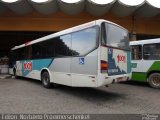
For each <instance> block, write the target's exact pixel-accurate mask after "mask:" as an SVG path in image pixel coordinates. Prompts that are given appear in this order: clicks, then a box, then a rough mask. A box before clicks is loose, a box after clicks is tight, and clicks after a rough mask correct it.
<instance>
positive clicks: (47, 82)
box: [41, 71, 51, 88]
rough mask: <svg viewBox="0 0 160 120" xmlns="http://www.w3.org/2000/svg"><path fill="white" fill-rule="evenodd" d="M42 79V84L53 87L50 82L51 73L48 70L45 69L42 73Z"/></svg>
mask: <svg viewBox="0 0 160 120" xmlns="http://www.w3.org/2000/svg"><path fill="white" fill-rule="evenodd" d="M41 81H42V84H43V86H44V87H45V88H50V87H51V83H50V76H49V73H48V72H47V71H44V72H43V73H42V75H41Z"/></svg>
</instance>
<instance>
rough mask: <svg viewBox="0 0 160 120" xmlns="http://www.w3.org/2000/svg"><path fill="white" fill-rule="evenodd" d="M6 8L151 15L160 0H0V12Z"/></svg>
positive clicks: (159, 6) (159, 10) (158, 9)
mask: <svg viewBox="0 0 160 120" xmlns="http://www.w3.org/2000/svg"><path fill="white" fill-rule="evenodd" d="M7 10H11V11H13V12H15V13H17V14H26V13H29V12H31V11H37V12H39V13H41V14H42V15H43V14H44V15H49V14H54V13H55V12H57V11H62V12H64V13H66V14H69V15H75V14H79V13H80V12H83V11H87V12H88V13H89V14H91V15H93V16H101V15H104V14H106V13H108V12H109V11H111V12H112V13H113V14H115V15H116V16H118V17H124V16H129V15H138V16H142V17H153V16H156V15H159V14H160V0H1V1H0V13H4V12H5V11H7Z"/></svg>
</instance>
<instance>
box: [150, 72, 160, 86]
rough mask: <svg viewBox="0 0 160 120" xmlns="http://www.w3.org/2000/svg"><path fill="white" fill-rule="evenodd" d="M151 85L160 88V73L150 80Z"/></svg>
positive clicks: (153, 74)
mask: <svg viewBox="0 0 160 120" xmlns="http://www.w3.org/2000/svg"><path fill="white" fill-rule="evenodd" d="M148 80H149V81H148V82H149V85H150V86H151V87H153V88H160V73H152V74H151V75H150V76H149V78H148Z"/></svg>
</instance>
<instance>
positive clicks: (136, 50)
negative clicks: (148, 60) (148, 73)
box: [131, 45, 142, 60]
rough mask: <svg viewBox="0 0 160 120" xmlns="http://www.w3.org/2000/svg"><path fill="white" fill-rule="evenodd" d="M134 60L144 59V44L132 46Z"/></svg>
mask: <svg viewBox="0 0 160 120" xmlns="http://www.w3.org/2000/svg"><path fill="white" fill-rule="evenodd" d="M131 52H132V60H141V59H142V46H141V45H133V46H131Z"/></svg>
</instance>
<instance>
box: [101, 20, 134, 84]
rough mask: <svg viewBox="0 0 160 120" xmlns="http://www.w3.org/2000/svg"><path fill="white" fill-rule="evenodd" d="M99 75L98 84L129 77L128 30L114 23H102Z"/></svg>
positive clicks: (123, 79)
mask: <svg viewBox="0 0 160 120" xmlns="http://www.w3.org/2000/svg"><path fill="white" fill-rule="evenodd" d="M101 33H102V36H101V43H100V44H101V45H100V71H99V72H100V77H101V81H100V82H99V83H98V85H99V86H100V85H102V84H103V85H105V84H109V83H114V82H120V81H126V80H129V79H130V77H131V54H130V48H129V38H128V32H127V31H126V30H125V29H123V28H121V27H119V26H116V25H114V24H110V23H102V26H101Z"/></svg>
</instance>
